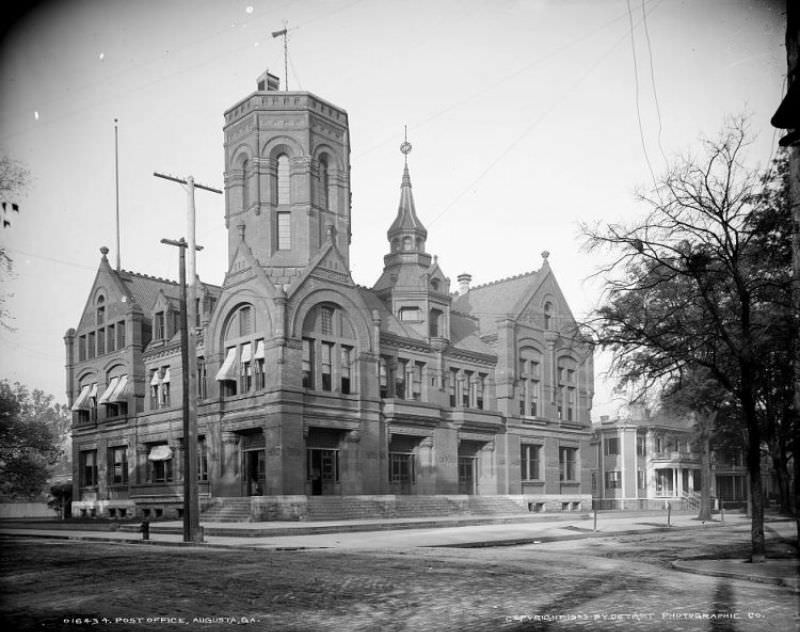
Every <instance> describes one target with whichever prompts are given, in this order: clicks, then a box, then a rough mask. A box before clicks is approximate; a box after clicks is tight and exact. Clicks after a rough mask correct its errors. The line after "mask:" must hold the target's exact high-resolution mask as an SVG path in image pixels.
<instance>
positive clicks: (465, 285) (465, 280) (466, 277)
mask: <svg viewBox="0 0 800 632" xmlns="http://www.w3.org/2000/svg"><path fill="white" fill-rule="evenodd" d="M457 279H458V293H459V294H466V293H467V292H469V283H470V281H472V275H471V274H467V273H466V272H463V273H461V274H459V275H458V277H457Z"/></svg>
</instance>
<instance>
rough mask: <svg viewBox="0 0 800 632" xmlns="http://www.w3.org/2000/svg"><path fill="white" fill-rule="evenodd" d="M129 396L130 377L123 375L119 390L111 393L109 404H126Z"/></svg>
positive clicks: (118, 386)
mask: <svg viewBox="0 0 800 632" xmlns="http://www.w3.org/2000/svg"><path fill="white" fill-rule="evenodd" d="M128 395H130V388H129V386H128V376H127V375H121V376H120V378H119V382H118V383H117V388H115V389H114V392H113V393H111V396H110V397H109V398H108V403H109V404H112V403H116V402H125V401H127V399H128Z"/></svg>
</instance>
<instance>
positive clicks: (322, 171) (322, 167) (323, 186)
mask: <svg viewBox="0 0 800 632" xmlns="http://www.w3.org/2000/svg"><path fill="white" fill-rule="evenodd" d="M329 187H330V178H329V175H328V159H327V158H326V157H325V156H322V157H320V159H319V205H320V206H321V207H322V208H323V209H325V210H328V209H329V206H328V204H329V200H328V189H329Z"/></svg>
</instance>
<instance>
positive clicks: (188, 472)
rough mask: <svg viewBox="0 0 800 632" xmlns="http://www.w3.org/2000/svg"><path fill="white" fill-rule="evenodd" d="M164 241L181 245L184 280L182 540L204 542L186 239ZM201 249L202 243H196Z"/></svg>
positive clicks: (182, 297)
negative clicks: (188, 300)
mask: <svg viewBox="0 0 800 632" xmlns="http://www.w3.org/2000/svg"><path fill="white" fill-rule="evenodd" d="M161 243H162V244H167V245H169V246H176V247H177V248H179V249H180V260H179V261H180V263H179V273H178V274H179V279H180V284H181V301H180V302H181V364H182V366H183V367H184V370H183V371H181V376H182V379H181V382H182V387H183V398H182V399H183V541H184V542H202V541H203V534H202V532H201V531H200V502H199V497H198V493H197V424H196V423H195V422H196V414H195V416H194V417H193V416H192V414H191V410H192V404H191V402H192V401H194V400H196V398H195V397H194V396H193V395H192V392H191V379H190V374H189V371H188V370H187V368H186V367H188V366H189V356H190V355H191V352H192V351H193V349H190V348H189V317H188V310H187V309H186V303H187V300H186V248H187V247H188V244H187V243H186V240H185V239H183V238H181V239H179V240H177V241H175V240H172V239H162V240H161ZM195 248H196V249H197V250H202V246H195Z"/></svg>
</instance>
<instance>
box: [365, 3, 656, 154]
mask: <svg viewBox="0 0 800 632" xmlns="http://www.w3.org/2000/svg"><path fill="white" fill-rule="evenodd" d="M650 1H651V0H643V2H650ZM653 1H655V0H653ZM658 4H661V1H659V2H657V3H656V6H657V5H658ZM654 9H655V7H654ZM625 16H626V13H625V12H623V13H620V14H619V15H617V16H616V17H614V18H612V19H610V20H608V21H607V22H605V23H603V24H601V25H600V26H599V27H597V28H596V29H593V30H591V31H587V32H585V33H583V34H581V35H579V36H577V37H575V38H573V39H572V40H570V41H568V42H567V43H565V44H562V45H561V46H559V47H557V48H554V49H552V50H551V51H550V52H548V53H546V54H545V55H543V56H541V57H537V58H536V59H534V60H533V61H531V62H530V63H527V64H525V65H524V66H522V67H520V68H518V69H517V70H514V71H512V72H509V73H506V74H505V75H502V76H501V77H500V78H498V79H496V80H495V81H493V82H491V83H487V84H481V86H480V87H479V88H478V89H476V90H475V91H474V92H472V93H470V94H469V95H467V96H466V97H464V98H462V99H460V100H458V101H454V102H452V103H451V104H449V105H446V106H445V107H444V108H442V109H440V110H438V111H436V112H435V113H433V114H431V115H429V116H427V117H425V118H424V119H422V120H420V121H417V122H415V123H412V125H413V127H414V128H416V129H420V128H422V127H424V126H425V125H427V124H428V123H431V122H433V121H434V120H436V119H438V118H439V117H441V116H444V115H445V114H447V113H449V112H452V111H453V110H455V109H456V108H458V107H460V106H462V105H464V104H466V103H469V102H471V101H474V100H475V99H478V98H485V97H486V95H487V94H491V89H492V88H496V87H498V86H500V85H502V84H504V83H506V82H508V81H510V80H512V79H515V78H516V77H518V76H519V75H521V74H523V73H525V72H528V71H529V70H531V69H532V68H535V67H536V66H538V65H540V64H543V63H544V62H546V61H548V60H550V59H551V58H553V57H556V56H557V55H559V54H560V53H563V52H564V51H567V50H569V49H570V48H572V47H574V46H576V45H577V44H580V43H582V42H584V41H586V40H587V39H590V38H592V37H594V36H595V35H597V34H598V33H600V32H602V31H604V30H605V29H606V28H608V27H610V26H611V25H613V24H615V23H616V22H619V21H620V20H622V19H623V18H625ZM390 142H391V143H394V142H395V135H394V134H391V135H387V136H386V137H384V138H383V139H381V140H380V141H378V142H377V143H376V144H374V145H372V146H371V147H369V148H367V149H365V150H364V151H361V152H359V153H357V154H356V155H355V157H356V158H360V157H362V156H364V155H366V154H369V153H371V152H372V151H374V150H376V149H378V148H379V147H383V146H384V145H386V144H387V143H390Z"/></svg>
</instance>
